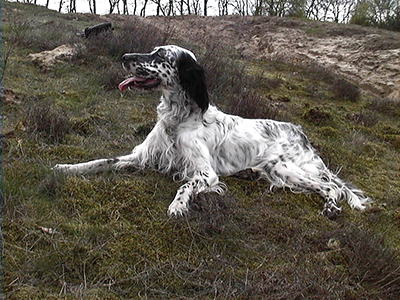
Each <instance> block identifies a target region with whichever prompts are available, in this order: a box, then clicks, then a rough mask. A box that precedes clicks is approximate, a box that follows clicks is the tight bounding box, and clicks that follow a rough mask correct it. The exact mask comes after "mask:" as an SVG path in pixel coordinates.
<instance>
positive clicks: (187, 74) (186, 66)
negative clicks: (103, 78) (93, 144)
mask: <svg viewBox="0 0 400 300" xmlns="http://www.w3.org/2000/svg"><path fill="white" fill-rule="evenodd" d="M122 61H123V63H122V65H123V67H124V69H125V70H127V71H128V72H129V73H131V74H132V77H130V78H128V79H126V80H124V81H123V82H121V83H120V84H119V86H118V87H119V89H120V90H121V91H124V90H125V89H127V88H129V87H134V88H137V89H145V90H149V89H155V88H159V89H166V90H171V91H179V90H183V91H184V92H185V93H186V96H187V97H188V98H189V99H191V100H193V101H195V102H196V103H197V105H198V106H199V107H200V108H201V110H202V111H203V112H204V111H205V110H207V108H208V104H209V99H208V93H207V88H206V82H205V72H204V69H203V68H202V67H201V66H200V65H199V64H198V63H197V60H196V57H195V55H194V54H193V53H192V52H190V51H189V50H186V49H183V48H181V47H178V46H162V47H156V48H155V49H154V50H153V51H152V52H150V53H127V54H125V55H123V56H122Z"/></svg>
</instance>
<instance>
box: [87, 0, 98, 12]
mask: <svg viewBox="0 0 400 300" xmlns="http://www.w3.org/2000/svg"><path fill="white" fill-rule="evenodd" d="M88 2H89V9H90V12H91V13H92V14H96V0H88Z"/></svg>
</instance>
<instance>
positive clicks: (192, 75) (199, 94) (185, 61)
mask: <svg viewBox="0 0 400 300" xmlns="http://www.w3.org/2000/svg"><path fill="white" fill-rule="evenodd" d="M176 65H177V69H178V77H179V83H180V84H181V86H182V88H183V90H184V91H185V92H186V94H187V96H188V97H189V98H190V99H192V100H193V101H195V102H196V104H197V105H198V106H199V107H200V109H201V111H202V112H203V113H204V112H205V111H206V110H207V109H208V105H209V103H210V100H209V98H208V92H207V86H206V80H205V72H204V69H203V67H201V66H200V65H199V64H198V63H197V61H196V60H194V59H193V57H192V56H191V55H190V54H189V53H186V52H182V53H180V55H179V57H178V60H177V62H176Z"/></svg>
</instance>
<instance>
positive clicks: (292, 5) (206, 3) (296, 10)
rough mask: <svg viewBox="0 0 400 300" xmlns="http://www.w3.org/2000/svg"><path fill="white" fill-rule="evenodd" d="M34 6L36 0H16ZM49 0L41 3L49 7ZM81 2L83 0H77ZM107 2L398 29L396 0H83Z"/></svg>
mask: <svg viewBox="0 0 400 300" xmlns="http://www.w3.org/2000/svg"><path fill="white" fill-rule="evenodd" d="M16 1H17V2H24V3H31V4H36V5H37V0H16ZM49 1H50V0H46V3H45V4H44V5H45V6H46V7H47V8H48V7H49ZM80 1H82V0H80ZM100 1H102V2H105V1H108V7H109V10H108V13H110V14H111V13H117V14H125V15H128V14H130V15H138V16H142V17H144V16H146V15H148V14H151V15H157V16H177V15H203V16H207V15H209V14H210V11H211V14H213V15H215V14H217V15H220V16H223V15H229V14H236V15H242V16H278V17H287V16H288V17H299V18H305V19H311V20H318V21H332V22H337V23H352V24H358V25H363V26H373V27H380V28H386V29H390V30H397V31H400V13H399V12H400V11H399V4H398V0H86V3H87V5H88V9H89V11H90V12H91V13H93V14H96V13H97V4H98V2H100ZM58 3H59V5H58V10H59V11H60V12H61V11H67V12H70V13H76V12H77V11H76V0H59V2H58Z"/></svg>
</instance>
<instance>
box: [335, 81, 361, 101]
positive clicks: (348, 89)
mask: <svg viewBox="0 0 400 300" xmlns="http://www.w3.org/2000/svg"><path fill="white" fill-rule="evenodd" d="M332 90H333V93H334V95H335V97H336V98H338V99H341V100H348V101H352V102H356V101H357V100H358V99H359V98H360V95H361V92H360V89H359V88H358V87H357V86H356V85H354V84H353V83H351V82H349V81H347V80H345V79H342V78H339V79H336V80H335V81H334V83H333V85H332Z"/></svg>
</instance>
